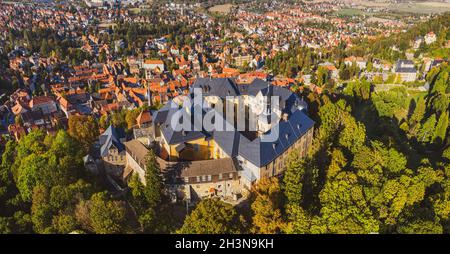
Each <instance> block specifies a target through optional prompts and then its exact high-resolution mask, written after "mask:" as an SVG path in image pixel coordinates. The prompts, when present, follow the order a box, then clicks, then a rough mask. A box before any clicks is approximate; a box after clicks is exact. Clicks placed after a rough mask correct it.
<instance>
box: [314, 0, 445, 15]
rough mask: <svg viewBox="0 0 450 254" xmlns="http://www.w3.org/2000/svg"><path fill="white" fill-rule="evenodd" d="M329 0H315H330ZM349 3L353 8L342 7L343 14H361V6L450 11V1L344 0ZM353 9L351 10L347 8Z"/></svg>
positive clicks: (424, 12)
mask: <svg viewBox="0 0 450 254" xmlns="http://www.w3.org/2000/svg"><path fill="white" fill-rule="evenodd" d="M328 1H329V0H314V2H328ZM342 1H343V2H345V3H347V4H349V5H350V4H351V6H352V8H346V9H342V11H343V14H342V15H345V14H347V15H361V14H362V13H363V12H362V11H360V12H357V11H355V10H358V9H357V8H359V7H371V8H376V9H387V10H389V11H394V12H407V13H419V14H432V13H443V12H447V11H450V2H436V1H430V2H413V1H411V2H409V3H392V2H391V1H387V0H386V1H381V0H379V1H367V0H351V1H350V0H342ZM347 9H351V10H352V11H351V10H347Z"/></svg>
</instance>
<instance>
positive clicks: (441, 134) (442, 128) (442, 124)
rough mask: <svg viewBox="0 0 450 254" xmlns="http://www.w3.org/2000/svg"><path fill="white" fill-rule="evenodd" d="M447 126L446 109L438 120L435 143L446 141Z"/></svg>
mask: <svg viewBox="0 0 450 254" xmlns="http://www.w3.org/2000/svg"><path fill="white" fill-rule="evenodd" d="M447 128H448V111H445V112H444V113H442V114H441V116H440V117H439V121H438V122H437V125H436V130H435V133H434V137H433V140H434V142H435V143H437V144H442V143H443V142H444V140H445V136H446V134H447Z"/></svg>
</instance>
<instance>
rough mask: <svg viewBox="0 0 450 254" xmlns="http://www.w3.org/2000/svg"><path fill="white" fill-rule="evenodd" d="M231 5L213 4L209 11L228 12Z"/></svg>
mask: <svg viewBox="0 0 450 254" xmlns="http://www.w3.org/2000/svg"><path fill="white" fill-rule="evenodd" d="M232 7H233V5H232V4H220V5H215V6H213V7H211V8H209V11H210V12H219V13H222V14H228V13H230V11H231V8H232Z"/></svg>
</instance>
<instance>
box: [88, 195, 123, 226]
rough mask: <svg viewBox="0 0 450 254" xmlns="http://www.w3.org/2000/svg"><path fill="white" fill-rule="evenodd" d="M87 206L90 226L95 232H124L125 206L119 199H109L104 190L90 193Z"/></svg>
mask: <svg viewBox="0 0 450 254" xmlns="http://www.w3.org/2000/svg"><path fill="white" fill-rule="evenodd" d="M85 205H87V206H88V211H89V218H90V226H91V227H92V230H93V231H94V232H95V233H97V234H115V233H124V232H125V229H126V223H127V221H126V208H125V205H124V204H123V203H122V202H120V201H114V200H110V199H109V198H108V197H107V194H106V193H105V192H99V193H96V194H94V195H92V197H91V199H90V200H89V201H88V202H87V203H85Z"/></svg>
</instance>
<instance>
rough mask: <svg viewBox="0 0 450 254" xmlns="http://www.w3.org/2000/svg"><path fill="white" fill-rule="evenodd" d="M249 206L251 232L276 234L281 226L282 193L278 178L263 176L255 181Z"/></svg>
mask: <svg viewBox="0 0 450 254" xmlns="http://www.w3.org/2000/svg"><path fill="white" fill-rule="evenodd" d="M253 194H254V195H255V198H254V201H253V202H252V205H251V208H252V212H253V217H252V222H253V223H252V228H251V231H252V232H253V233H258V234H276V233H279V232H280V231H281V229H282V227H283V220H282V217H281V216H282V214H281V207H282V203H281V201H282V193H281V188H280V185H279V183H278V179H277V178H275V177H273V178H263V179H261V180H259V182H258V183H257V185H256V187H255V189H254V191H253Z"/></svg>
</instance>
